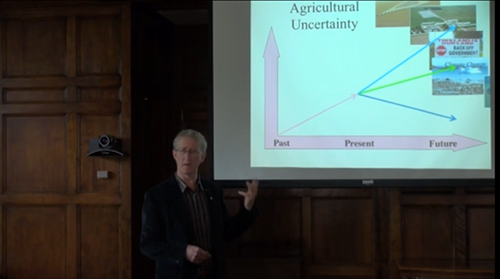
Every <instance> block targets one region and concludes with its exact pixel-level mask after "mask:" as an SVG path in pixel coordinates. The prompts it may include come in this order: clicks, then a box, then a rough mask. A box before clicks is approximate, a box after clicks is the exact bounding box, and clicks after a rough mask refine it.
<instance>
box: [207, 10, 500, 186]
mask: <svg viewBox="0 0 500 279" xmlns="http://www.w3.org/2000/svg"><path fill="white" fill-rule="evenodd" d="M228 5H230V4H226V6H228ZM233 5H234V7H236V6H238V7H239V9H240V10H241V11H242V12H243V11H245V13H248V19H246V18H245V16H242V17H241V18H239V19H238V17H234V18H233V20H234V22H233V24H232V26H233V28H235V29H236V27H235V26H239V27H240V32H242V31H241V30H247V31H245V32H243V33H247V34H246V35H247V36H248V38H247V39H245V40H244V43H248V44H249V46H247V47H246V48H245V50H247V51H248V52H247V53H246V58H241V59H240V60H238V59H236V61H232V62H228V61H229V60H230V57H227V56H228V55H227V53H234V55H235V56H238V55H239V54H238V53H236V52H238V51H236V52H231V51H229V52H227V53H226V54H225V56H226V59H228V61H226V62H224V63H226V64H228V63H230V64H231V65H232V67H233V68H232V71H234V72H233V73H232V74H231V75H238V73H239V74H240V75H241V76H240V77H239V79H242V80H243V79H245V82H243V83H240V86H239V87H238V88H239V89H238V91H236V92H238V93H236V92H234V91H232V92H231V93H228V94H231V95H233V96H232V100H235V98H237V97H235V96H234V95H235V94H241V95H242V96H240V97H239V98H238V99H239V100H241V103H244V102H245V101H246V104H245V105H246V106H248V108H245V109H244V110H240V111H239V112H238V113H239V115H238V113H236V112H235V114H232V115H231V114H227V113H225V112H224V110H225V109H226V108H227V107H230V106H234V103H233V104H232V105H231V102H229V101H230V100H228V99H227V98H224V93H221V92H219V91H218V90H219V89H220V90H222V91H224V90H223V88H224V86H220V87H218V86H219V85H220V84H221V83H224V82H225V81H224V80H223V79H224V78H228V77H227V76H225V77H222V76H218V75H219V74H222V72H224V71H218V67H222V68H223V67H224V66H219V65H218V63H220V62H219V60H218V59H217V58H218V57H219V56H217V54H218V51H221V50H219V49H218V48H217V46H218V45H219V44H223V43H224V42H222V41H221V40H226V43H228V41H229V40H231V41H232V42H231V43H232V44H233V45H234V44H235V43H236V42H235V41H236V39H237V38H235V37H234V36H230V35H231V34H230V33H228V36H227V37H225V38H222V37H218V36H216V34H217V33H218V32H222V31H220V30H219V29H218V25H217V24H216V21H217V19H216V18H215V15H216V12H217V11H219V10H224V8H223V7H222V6H224V4H223V3H218V4H215V2H214V7H213V11H214V19H213V21H214V25H213V32H214V59H213V62H214V127H215V128H216V129H215V130H214V144H215V145H214V163H215V164H218V163H219V162H221V161H226V160H230V159H229V158H228V157H227V156H229V155H228V154H227V152H228V150H227V147H228V146H229V145H230V144H231V142H230V141H227V142H224V140H222V141H219V140H218V138H222V137H223V136H222V135H221V134H220V133H226V135H227V133H228V132H227V131H226V132H225V128H224V126H223V125H224V124H223V122H222V123H221V122H219V120H218V119H220V118H217V116H219V117H223V118H229V119H232V121H233V122H234V121H236V122H239V121H241V123H239V124H237V125H235V126H238V127H240V128H239V131H241V133H242V134H244V135H245V136H247V137H248V139H245V140H244V142H245V143H248V146H249V148H240V150H244V151H245V152H248V154H244V155H242V156H243V157H241V158H242V159H243V160H247V161H244V162H242V163H241V164H240V165H239V166H235V165H234V161H233V162H230V164H233V166H231V167H230V169H231V168H232V171H226V170H225V169H227V168H218V167H217V165H215V166H214V168H215V170H216V171H215V178H219V179H239V178H244V177H247V176H248V175H249V174H253V175H256V176H258V177H264V178H267V179H293V178H304V177H306V179H370V178H378V179H394V178H400V179H405V178H408V177H410V178H421V179H429V178H431V179H432V178H451V179H453V178H494V171H493V169H494V166H493V163H494V157H493V154H494V145H493V144H494V129H493V127H494V123H493V119H494V118H493V116H494V112H493V108H492V106H493V104H494V102H493V101H492V99H491V93H490V76H491V75H492V74H491V73H492V69H491V68H492V66H493V65H492V61H493V60H492V56H493V55H492V53H491V52H492V50H494V46H493V42H492V41H491V40H490V33H491V30H490V26H491V22H490V3H489V2H488V1H295V2H293V1H249V2H247V3H245V4H239V5H238V4H235V3H233ZM219 6H220V7H219ZM218 8H220V9H219V10H217V9H218ZM247 10H248V12H246V11H247ZM226 12H227V11H226ZM219 13H220V14H221V13H222V11H219ZM226 21H227V20H226ZM237 22H239V23H237ZM230 26H231V25H230ZM224 28H226V29H228V28H231V27H228V26H225V27H224ZM234 32H237V31H234ZM239 43H240V44H242V43H243V42H239ZM240 56H241V55H240ZM237 61H240V62H237ZM224 63H222V64H224ZM245 67H248V70H246V73H248V75H247V76H246V75H245V74H246V73H245V71H238V68H239V69H243V68H245ZM227 71H230V69H227ZM493 80H494V79H493ZM230 83H234V81H233V82H230ZM242 84H243V85H244V84H248V86H249V88H242V87H241V85H242ZM228 87H231V85H228ZM228 89H229V88H228ZM220 94H222V95H220ZM245 94H248V95H246V96H243V95H245ZM240 98H241V99H240ZM222 99H224V101H220V100H222ZM238 103H240V102H238ZM230 111H233V112H234V109H233V110H230ZM244 112H248V115H245V114H244ZM228 113H230V112H228ZM242 115H244V117H242ZM235 119H239V120H235ZM226 121H228V120H226ZM246 129H248V131H245V132H243V130H246ZM231 131H232V133H238V130H234V129H231ZM240 145H241V144H240ZM220 146H224V147H225V148H226V150H225V151H223V152H222V153H226V154H225V155H224V154H222V155H220V154H219V152H218V148H219V147H220ZM240 147H241V146H240ZM235 152H237V153H233V154H243V153H241V151H239V152H240V153H238V151H235ZM217 156H219V157H217ZM218 158H221V160H218ZM239 158H240V157H239ZM225 164H227V163H225ZM223 166H225V165H224V163H223ZM235 168H237V169H235ZM398 170H404V172H399V171H398ZM240 176H241V177H240Z"/></svg>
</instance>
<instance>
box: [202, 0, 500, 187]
mask: <svg viewBox="0 0 500 279" xmlns="http://www.w3.org/2000/svg"><path fill="white" fill-rule="evenodd" d="M214 2H220V1H215V0H211V1H208V13H209V15H208V18H209V22H208V24H209V26H208V31H209V34H208V36H209V38H208V41H209V46H208V49H209V53H208V55H209V59H208V62H209V86H208V89H209V90H208V94H209V96H208V98H207V100H208V125H209V131H210V140H211V142H212V144H210V145H209V146H208V148H207V155H208V156H209V158H210V161H211V164H210V168H209V169H210V179H212V180H213V181H214V182H215V183H217V184H219V185H220V186H222V187H223V188H241V187H243V186H244V185H245V181H247V180H244V179H240V180H234V179H215V157H214V154H215V150H214V144H213V143H214V142H215V133H214V59H213V57H214V40H213V39H214V38H213V35H214V34H213V13H214V11H213V3H214ZM488 2H489V5H490V56H491V57H490V61H495V32H494V31H495V2H494V1H488ZM490 71H491V75H490V76H491V77H492V78H491V80H493V82H492V83H491V85H490V86H491V87H490V90H492V92H493V94H491V103H492V109H491V121H492V123H493V129H492V131H491V137H492V142H493V144H492V168H493V170H495V143H494V140H493V139H495V138H496V137H495V129H494V123H495V122H494V120H495V105H494V104H495V93H494V92H495V82H494V81H495V66H494V63H490ZM394 171H398V170H397V169H394ZM257 179H258V178H257ZM495 179H496V175H495V178H475V179H463V178H446V179H415V178H409V179H327V180H325V179H318V180H309V179H303V180H302V179H299V180H298V179H292V180H284V179H276V180H275V179H270V180H269V179H263V180H260V179H259V186H261V187H264V188H367V187H368V188H373V187H389V188H392V187H402V188H405V187H440V188H442V187H474V188H477V187H495Z"/></svg>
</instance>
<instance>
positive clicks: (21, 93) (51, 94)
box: [2, 88, 66, 104]
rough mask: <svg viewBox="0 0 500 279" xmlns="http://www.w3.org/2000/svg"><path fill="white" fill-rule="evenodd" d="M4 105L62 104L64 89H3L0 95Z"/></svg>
mask: <svg viewBox="0 0 500 279" xmlns="http://www.w3.org/2000/svg"><path fill="white" fill-rule="evenodd" d="M2 98H3V103H4V104H23V103H24V104H29V103H32V104H33V103H35V104H36V103H64V102H65V99H66V98H65V88H53V89H50V88H47V89H40V90H25V89H17V90H16V89H5V90H4V91H3V94H2Z"/></svg>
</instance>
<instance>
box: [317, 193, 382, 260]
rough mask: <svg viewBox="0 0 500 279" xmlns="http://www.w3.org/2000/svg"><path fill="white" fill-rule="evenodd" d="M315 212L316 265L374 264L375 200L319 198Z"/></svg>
mask: <svg viewBox="0 0 500 279" xmlns="http://www.w3.org/2000/svg"><path fill="white" fill-rule="evenodd" d="M346 212H349V214H346ZM311 215H312V239H313V242H312V244H313V245H312V249H313V254H312V264H313V265H318V266H344V265H370V264H373V229H372V228H373V227H374V223H373V221H374V219H373V208H372V201H371V200H369V199H368V200H356V199H329V198H315V199H313V200H312V213H311Z"/></svg>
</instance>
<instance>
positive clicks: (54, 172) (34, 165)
mask: <svg viewBox="0 0 500 279" xmlns="http://www.w3.org/2000/svg"><path fill="white" fill-rule="evenodd" d="M3 121H4V130H3V137H4V138H5V150H4V152H2V153H3V154H5V160H6V162H8V164H7V165H6V172H5V186H4V187H5V192H6V193H64V192H65V185H66V171H67V166H66V160H65V158H66V153H65V152H66V150H65V148H64V146H65V141H66V132H65V127H66V118H65V116H64V115H54V116H52V115H38V116H35V115H29V116H21V115H17V116H14V115H5V116H4V119H3ZM61 147H62V148H61ZM47 161H50V162H51V163H50V164H44V162H47ZM49 173H50V174H51V175H47V174H49Z"/></svg>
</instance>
